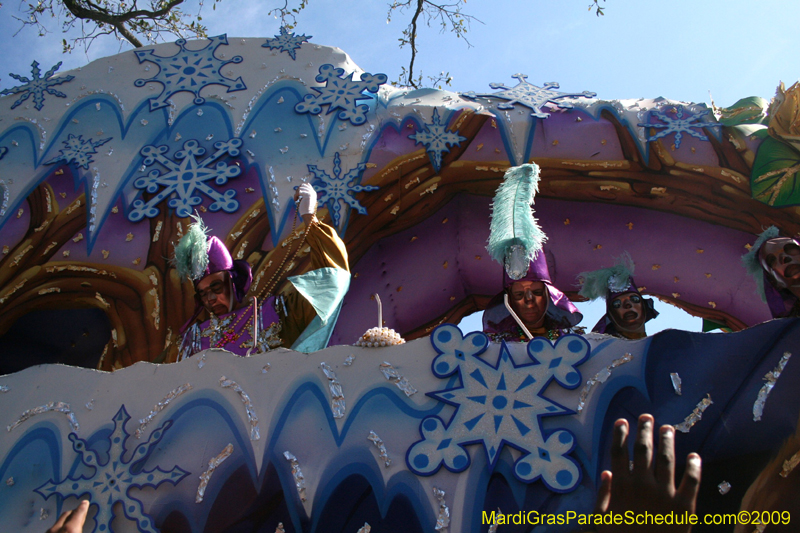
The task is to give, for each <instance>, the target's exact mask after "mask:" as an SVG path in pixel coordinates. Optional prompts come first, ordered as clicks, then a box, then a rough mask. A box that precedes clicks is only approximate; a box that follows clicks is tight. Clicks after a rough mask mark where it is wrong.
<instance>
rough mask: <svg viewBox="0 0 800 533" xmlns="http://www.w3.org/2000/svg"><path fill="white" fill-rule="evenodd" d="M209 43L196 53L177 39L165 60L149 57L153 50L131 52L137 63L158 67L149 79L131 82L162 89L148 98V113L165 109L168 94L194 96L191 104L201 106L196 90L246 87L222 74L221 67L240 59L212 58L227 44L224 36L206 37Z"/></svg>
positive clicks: (203, 99) (240, 88) (155, 56)
mask: <svg viewBox="0 0 800 533" xmlns="http://www.w3.org/2000/svg"><path fill="white" fill-rule="evenodd" d="M209 41H210V42H209V43H208V44H207V45H206V46H205V47H203V48H201V49H200V50H187V49H186V39H178V40H177V41H175V44H177V45H178V46H180V47H181V49H180V51H178V52H176V53H175V54H174V55H171V56H167V57H162V56H157V55H155V54H153V50H136V51H134V53H135V54H136V57H137V58H138V59H139V63H144V62H145V61H149V62H151V63H155V64H156V65H158V67H159V71H158V74H156V75H155V76H153V77H152V78H149V79H138V80H136V81H135V82H133V84H134V85H135V86H136V87H144V86H145V84H147V83H149V82H157V83H160V84H161V85H163V86H164V89H163V90H162V91H161V94H160V95H158V96H157V97H155V98H151V99H150V111H155V110H156V109H159V108H162V107H167V106H168V105H169V102H168V100H169V99H170V98H171V97H172V95H173V94H176V93H179V92H182V91H186V92H190V93H194V103H195V104H197V105H202V104H203V103H204V102H205V101H206V99H205V98H203V97H202V96H200V90H201V89H203V88H204V87H206V86H208V85H224V86H225V87H227V88H228V91H227V92H229V93H230V92H234V91H243V90H244V89H246V88H247V87H245V85H244V81H242V78H241V77H239V78H236V79H235V80H234V79H231V78H227V77H225V76H223V74H222V68H223V67H224V66H225V65H227V64H228V63H241V62H242V56H233V57H232V58H231V59H217V57H216V56H215V55H214V54H215V53H216V50H217V48H218V47H219V46H220V45H223V44H225V45H227V44H228V36H227V35H224V34H223V35H217V36H216V37H209Z"/></svg>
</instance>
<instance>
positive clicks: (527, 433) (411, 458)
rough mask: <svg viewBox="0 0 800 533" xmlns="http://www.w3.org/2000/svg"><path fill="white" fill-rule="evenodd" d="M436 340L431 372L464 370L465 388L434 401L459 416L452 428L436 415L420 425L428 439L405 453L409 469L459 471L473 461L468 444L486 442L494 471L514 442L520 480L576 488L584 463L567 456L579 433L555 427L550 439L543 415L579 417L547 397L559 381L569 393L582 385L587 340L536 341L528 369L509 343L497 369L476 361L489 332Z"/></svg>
mask: <svg viewBox="0 0 800 533" xmlns="http://www.w3.org/2000/svg"><path fill="white" fill-rule="evenodd" d="M431 343H432V344H433V347H434V349H435V350H436V352H437V353H438V354H439V355H438V356H436V358H434V360H433V363H432V371H433V374H434V375H435V376H437V377H439V378H447V377H449V376H452V375H454V374H456V373H458V375H459V377H460V385H459V386H456V387H453V388H450V389H445V390H441V391H436V392H430V393H428V396H431V397H433V398H436V399H437V400H439V401H442V402H444V403H447V404H449V405H453V406H455V407H456V411H455V413H454V414H453V416H452V418H451V419H450V421H449V422H448V423H447V424H445V422H444V421H443V420H442V419H441V418H439V417H438V416H429V417H427V418H425V419H424V420H423V421H422V423H421V424H420V434H421V436H422V440H420V441H418V442H416V443H414V444H413V445H412V446H411V447H410V448H409V449H408V452H407V453H406V464H407V465H408V467H409V469H411V470H412V471H413V472H414V473H416V474H418V475H433V474H434V473H436V472H437V471H438V470H439V468H440V467H441V466H442V465H444V466H445V468H447V469H448V470H450V471H452V472H461V471H463V470H465V469H466V468H467V467H468V466H469V464H470V456H469V453H468V452H467V450H466V448H465V446H467V445H470V444H482V445H483V447H484V449H485V451H486V457H487V462H488V467H489V469H493V468H494V466H495V464H496V461H497V459H498V458H499V456H500V452H501V451H502V449H503V446H505V445H508V446H511V447H513V448H516V449H517V450H519V451H521V452H522V455H521V456H520V457H519V458H518V459H517V460H516V461H515V463H514V468H513V471H514V475H515V476H516V477H517V478H518V479H519V480H520V481H523V482H525V483H531V482H533V481H536V480H537V479H541V480H542V482H543V483H544V484H545V485H546V486H547V487H548V488H549V489H551V490H553V491H556V492H568V491H571V490H573V489H575V487H577V486H578V484H579V483H580V479H581V470H580V466H579V465H578V463H577V462H576V461H575V460H574V459H573V458H571V457H569V455H568V454H569V453H570V452H571V451H572V449H573V448H574V447H575V437H574V435H573V434H572V433H571V432H570V431H568V430H566V429H556V430H555V431H553V432H552V433H551V434H550V435H549V436H547V437H545V435H544V432H543V430H542V425H541V418H542V417H546V416H563V415H569V414H573V411H571V410H569V409H567V408H565V407H563V406H561V405H559V404H557V403H556V402H554V401H552V400H550V399H548V398H546V397H544V396H543V394H542V392H543V391H544V390H545V389H546V388H547V386H548V385H549V384H550V382H551V381H553V380H555V381H556V382H557V383H558V384H559V385H560V386H562V387H564V388H566V389H574V388H576V387H577V386H578V385H579V384H580V382H581V376H580V372H579V371H578V370H577V369H576V368H575V367H576V366H578V365H580V364H582V363H583V362H584V361H585V360H586V359H587V358H588V357H589V344H588V343H587V342H586V340H585V339H583V337H579V336H577V335H565V336H563V337H561V338H560V339H558V341H557V342H556V344H555V345H553V344H551V343H550V341H548V340H547V339H545V338H544V337H537V338H535V339H533V340H531V341H530V342H529V343H528V346H527V351H528V356H529V358H530V359H531V362H528V363H527V364H522V365H518V364H517V363H516V362H515V361H514V359H513V358H512V357H511V354H510V352H509V350H508V346H507V345H506V343H505V342H502V343H501V345H500V347H499V353H498V355H497V361H496V363H495V364H491V363H489V362H487V361H485V360H484V359H483V358H480V357H478V356H479V355H480V354H481V353H483V352H484V351H486V348H487V346H488V338H487V337H486V335H485V334H483V333H480V332H474V333H470V334H469V335H467V336H466V337H464V336H463V335H462V333H461V331H460V330H459V329H458V328H457V327H456V326H453V325H452V324H445V325H442V326H439V327H438V328H436V329H435V330H434V331H433V333H432V334H431Z"/></svg>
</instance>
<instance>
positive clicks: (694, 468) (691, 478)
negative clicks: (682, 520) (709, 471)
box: [676, 453, 702, 512]
mask: <svg viewBox="0 0 800 533" xmlns="http://www.w3.org/2000/svg"><path fill="white" fill-rule="evenodd" d="M701 471H702V463H701V461H700V456H699V455H697V454H696V453H690V454H689V456H688V457H687V459H686V470H684V472H683V479H682V480H681V485H680V487H678V492H677V493H676V497H677V498H678V499H679V500H681V501H682V502H683V504H684V506H685V507H686V508H687V509H689V510H690V511H692V512H694V508H695V502H696V501H697V493H698V492H699V490H700V474H701Z"/></svg>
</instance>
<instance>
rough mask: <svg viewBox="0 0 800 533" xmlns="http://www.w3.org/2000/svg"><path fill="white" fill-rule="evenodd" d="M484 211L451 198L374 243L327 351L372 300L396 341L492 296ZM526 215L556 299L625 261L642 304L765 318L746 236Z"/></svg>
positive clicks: (597, 208)
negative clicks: (647, 299) (647, 300)
mask: <svg viewBox="0 0 800 533" xmlns="http://www.w3.org/2000/svg"><path fill="white" fill-rule="evenodd" d="M490 202H491V200H490V199H489V198H486V197H478V196H470V195H459V196H457V197H455V198H454V199H453V200H452V201H451V202H450V203H448V204H447V205H446V206H445V207H443V208H442V209H440V210H439V211H437V212H436V213H434V214H432V215H431V216H430V217H429V218H428V219H426V220H425V221H423V222H422V223H420V224H418V225H417V226H415V227H413V228H409V229H407V230H405V231H402V232H400V233H397V234H395V235H392V236H391V237H387V238H385V239H382V240H381V241H379V242H378V243H376V244H375V245H374V246H373V247H372V248H371V249H370V250H369V251H368V252H367V253H366V254H365V255H364V256H363V257H362V258H361V259H360V260H359V261H358V262H357V263H356V264H354V265H351V270H352V272H353V274H354V279H353V282H352V285H351V288H350V292H349V293H348V295H347V297H346V298H345V302H344V306H343V308H342V314H341V316H340V319H339V324H338V325H337V328H336V330H335V332H334V335H333V338H332V339H331V344H352V343H353V342H355V340H357V339H358V337H359V336H360V335H361V334H362V333H364V331H366V330H367V329H368V328H370V327H374V326H375V325H376V324H375V322H376V321H377V306H376V303H375V302H374V301H373V300H372V299H371V297H370V296H371V295H372V294H373V293H378V294H379V295H380V297H381V301H382V302H383V306H384V307H383V318H384V320H385V322H386V326H387V327H390V328H393V329H395V330H397V331H399V332H401V333H405V332H408V331H412V330H414V329H416V328H418V327H420V326H422V325H423V324H426V323H428V322H430V321H432V320H434V319H436V318H437V317H439V316H441V315H442V314H444V313H445V312H447V311H448V310H449V309H451V308H452V307H453V306H454V305H456V304H458V303H459V302H460V301H461V300H463V299H464V298H466V297H468V296H470V295H484V296H491V295H494V294H497V293H498V292H499V291H500V290H501V284H502V271H501V266H500V264H499V263H497V262H494V261H492V260H491V259H490V258H489V257H488V254H487V253H486V248H485V246H486V239H487V238H488V236H489V215H490ZM534 207H535V210H536V218H537V219H538V220H539V223H540V224H541V226H542V228H543V229H544V230H545V232H546V233H547V235H548V242H547V243H546V244H545V250H546V253H547V254H548V263H549V265H550V274H551V275H552V277H553V282H554V284H555V285H556V286H557V287H559V288H560V289H561V290H562V291H573V292H577V290H578V289H579V283H578V280H577V276H578V274H579V273H580V272H583V271H587V270H594V269H597V268H602V267H608V266H611V265H613V263H614V260H615V258H617V257H619V256H620V254H622V253H623V252H624V251H627V252H629V253H630V254H631V256H632V257H633V259H634V261H635V263H636V281H637V283H638V284H639V287H640V288H643V289H642V290H643V292H645V293H647V294H651V295H662V296H665V297H668V298H675V299H676V300H681V301H683V302H686V303H688V304H691V305H696V306H701V307H712V308H714V309H716V310H719V311H723V312H725V313H728V314H730V315H732V316H733V317H734V318H736V319H738V320H741V321H742V322H744V323H746V324H748V325H752V324H757V323H760V322H763V321H765V320H769V318H770V315H769V310H768V309H767V306H766V304H764V303H762V302H761V301H760V299H759V297H758V295H757V294H756V288H755V283H754V282H753V280H752V279H751V278H750V277H749V276H747V275H746V273H745V270H744V268H743V267H742V266H741V262H740V257H741V255H742V254H743V253H744V252H745V251H746V248H745V245H746V244H747V243H749V242H752V240H753V238H754V237H753V236H752V235H750V234H748V233H744V232H740V231H735V230H731V229H727V228H724V227H722V226H717V225H713V224H708V223H705V222H700V221H697V220H694V219H691V218H687V217H681V216H678V215H673V214H669V213H662V212H658V211H653V210H648V209H642V208H636V207H627V206H613V205H607V204H600V203H586V202H568V201H560V200H549V199H546V198H542V199H538V200H537V201H536V204H535V206H534ZM355 274H357V277H356V276H355ZM665 305H669V304H667V303H657V305H656V307H661V306H665ZM582 325H584V326H587V327H591V326H592V324H582Z"/></svg>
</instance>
